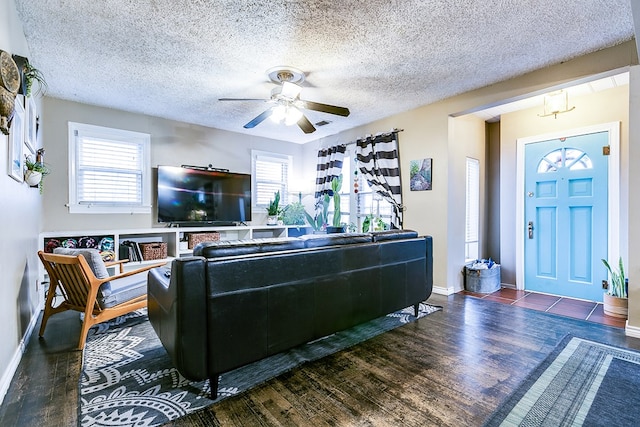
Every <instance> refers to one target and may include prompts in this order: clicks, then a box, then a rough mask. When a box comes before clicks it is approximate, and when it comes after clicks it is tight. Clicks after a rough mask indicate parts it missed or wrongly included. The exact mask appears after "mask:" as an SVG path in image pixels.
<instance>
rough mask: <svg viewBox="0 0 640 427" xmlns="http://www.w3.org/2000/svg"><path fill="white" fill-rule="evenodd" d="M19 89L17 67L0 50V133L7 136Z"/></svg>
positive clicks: (7, 55)
mask: <svg viewBox="0 0 640 427" xmlns="http://www.w3.org/2000/svg"><path fill="white" fill-rule="evenodd" d="M19 88H20V72H19V71H18V66H17V65H16V63H15V62H14V60H13V58H11V55H9V53H7V52H5V51H4V50H0V131H1V132H2V133H3V134H5V135H9V127H10V126H11V120H12V119H13V115H14V114H15V100H16V95H17V94H18V89H19Z"/></svg>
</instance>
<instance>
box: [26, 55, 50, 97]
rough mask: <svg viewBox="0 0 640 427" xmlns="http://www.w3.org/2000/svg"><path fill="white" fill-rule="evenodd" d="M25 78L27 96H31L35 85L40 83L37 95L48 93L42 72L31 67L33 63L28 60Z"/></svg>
mask: <svg viewBox="0 0 640 427" xmlns="http://www.w3.org/2000/svg"><path fill="white" fill-rule="evenodd" d="M23 73H24V74H23V76H24V83H25V91H24V94H25V96H31V91H32V89H33V83H34V82H37V83H38V90H37V91H36V95H37V94H39V93H42V94H43V95H44V94H45V93H46V92H47V88H48V86H47V82H46V80H45V79H44V76H43V75H42V72H41V71H40V70H38V69H37V68H36V67H34V66H33V65H31V63H30V62H29V61H28V60H26V61H25V63H24V68H23Z"/></svg>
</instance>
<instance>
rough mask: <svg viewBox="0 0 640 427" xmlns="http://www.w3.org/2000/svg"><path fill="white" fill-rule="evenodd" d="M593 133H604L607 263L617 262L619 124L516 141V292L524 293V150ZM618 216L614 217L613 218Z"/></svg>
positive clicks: (618, 250)
mask: <svg viewBox="0 0 640 427" xmlns="http://www.w3.org/2000/svg"><path fill="white" fill-rule="evenodd" d="M597 132H608V136H609V147H610V153H609V171H608V176H607V179H608V181H609V183H608V200H607V203H608V209H607V215H608V221H607V222H608V226H607V229H608V234H609V239H608V244H607V254H608V256H607V257H608V259H610V260H611V259H613V260H615V259H618V257H619V254H620V221H619V220H620V216H619V210H620V209H619V207H620V122H610V123H603V124H599V125H593V126H586V127H581V128H575V129H568V130H566V131H558V132H551V133H547V134H543V135H535V136H529V137H524V138H518V139H517V140H516V158H517V159H516V193H517V194H516V230H515V232H516V289H519V290H523V289H524V233H525V231H526V227H525V225H524V222H525V218H524V200H525V199H524V192H525V186H524V148H525V145H526V144H532V143H535V142H542V141H548V140H550V139H557V138H564V137H567V138H568V137H572V136H578V135H585V134H590V133H597ZM615 213H618V215H615V216H614V214H615Z"/></svg>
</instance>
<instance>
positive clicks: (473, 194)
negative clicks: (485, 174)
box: [464, 157, 480, 261]
mask: <svg viewBox="0 0 640 427" xmlns="http://www.w3.org/2000/svg"><path fill="white" fill-rule="evenodd" d="M466 169H467V191H466V194H467V196H466V198H467V200H466V213H465V238H464V239H465V240H464V247H465V258H466V260H467V261H470V260H475V259H478V251H479V249H478V239H479V238H478V236H479V229H480V162H479V161H478V160H477V159H472V158H469V157H467V168H466Z"/></svg>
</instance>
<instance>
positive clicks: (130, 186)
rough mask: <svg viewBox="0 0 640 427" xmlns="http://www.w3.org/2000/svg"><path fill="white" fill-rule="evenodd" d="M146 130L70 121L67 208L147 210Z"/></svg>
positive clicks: (148, 196) (147, 163)
mask: <svg viewBox="0 0 640 427" xmlns="http://www.w3.org/2000/svg"><path fill="white" fill-rule="evenodd" d="M149 145H150V136H149V135H148V134H144V133H139V132H131V131H124V130H120V129H111V128H105V127H101V126H93V125H85V124H80V123H73V122H70V123H69V153H70V156H69V170H70V171H71V174H70V179H69V195H70V200H69V211H70V212H71V213H150V212H151V203H150V199H151V197H150V191H151V190H150V173H149V172H150V167H149V149H150V148H149Z"/></svg>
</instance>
